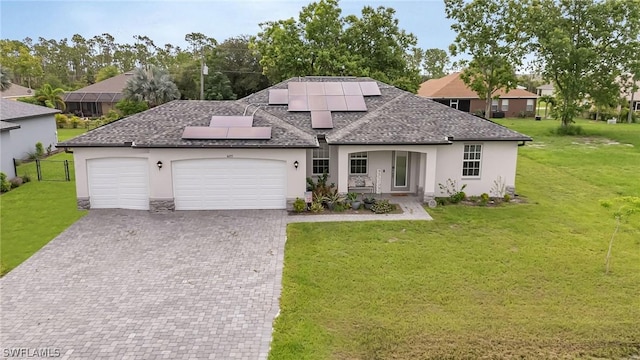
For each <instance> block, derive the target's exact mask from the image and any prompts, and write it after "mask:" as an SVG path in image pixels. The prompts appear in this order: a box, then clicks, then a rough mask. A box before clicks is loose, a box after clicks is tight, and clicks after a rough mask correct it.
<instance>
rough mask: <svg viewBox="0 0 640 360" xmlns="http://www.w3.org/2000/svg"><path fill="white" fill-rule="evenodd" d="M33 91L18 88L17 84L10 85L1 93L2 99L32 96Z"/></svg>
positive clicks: (22, 87)
mask: <svg viewBox="0 0 640 360" xmlns="http://www.w3.org/2000/svg"><path fill="white" fill-rule="evenodd" d="M33 95H34V91H33V90H31V89H29V88H28V87H24V86H20V85H18V84H11V87H9V88H8V89H7V90H3V91H2V97H3V98H10V97H23V96H33Z"/></svg>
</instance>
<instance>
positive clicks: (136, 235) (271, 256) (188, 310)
mask: <svg viewBox="0 0 640 360" xmlns="http://www.w3.org/2000/svg"><path fill="white" fill-rule="evenodd" d="M286 216H287V215H286V212H285V211H282V210H273V211H264V210H260V211H252V210H251V211H189V212H174V213H166V214H153V213H149V212H144V211H127V210H92V211H91V212H90V213H89V214H88V215H87V216H85V217H84V218H82V219H81V220H79V221H78V222H76V223H75V224H74V225H72V226H71V227H70V228H69V229H67V230H66V231H65V232H64V233H62V234H61V235H60V236H59V237H57V238H56V239H54V240H52V241H51V242H50V243H49V244H47V245H46V246H45V247H44V248H43V249H41V250H40V251H38V252H37V253H36V254H34V255H33V256H32V257H31V258H30V259H28V260H27V261H25V262H24V263H23V264H22V265H20V266H19V267H17V268H16V269H14V270H13V271H11V272H10V273H9V274H7V275H6V276H5V277H4V278H2V279H0V297H1V301H0V305H1V308H0V311H1V313H0V316H1V318H0V322H1V324H0V348H2V349H1V350H0V358H3V357H4V356H5V349H19V348H27V349H30V350H33V349H43V348H49V349H57V350H58V351H59V352H60V355H61V357H60V358H62V359H252V360H253V359H265V358H266V357H267V354H268V351H269V343H270V341H271V332H272V324H273V320H274V317H275V316H276V314H277V312H278V306H279V304H278V299H279V296H280V290H281V279H282V263H283V251H284V243H285V239H286Z"/></svg>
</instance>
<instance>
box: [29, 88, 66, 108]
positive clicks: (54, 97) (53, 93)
mask: <svg viewBox="0 0 640 360" xmlns="http://www.w3.org/2000/svg"><path fill="white" fill-rule="evenodd" d="M35 95H36V99H38V101H40V102H42V103H44V104H45V105H46V106H48V107H50V108H57V109H60V110H64V109H66V108H67V105H66V104H65V103H64V99H63V97H62V96H63V95H64V90H63V89H61V88H53V87H52V86H51V85H49V84H44V85H42V87H41V88H40V89H38V91H36V94H35Z"/></svg>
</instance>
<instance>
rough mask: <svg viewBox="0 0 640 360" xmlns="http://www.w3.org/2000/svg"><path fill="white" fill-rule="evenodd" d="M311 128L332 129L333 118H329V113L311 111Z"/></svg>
mask: <svg viewBox="0 0 640 360" xmlns="http://www.w3.org/2000/svg"><path fill="white" fill-rule="evenodd" d="M311 128H313V129H333V118H332V117H331V111H312V112H311Z"/></svg>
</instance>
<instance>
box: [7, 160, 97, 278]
mask: <svg viewBox="0 0 640 360" xmlns="http://www.w3.org/2000/svg"><path fill="white" fill-rule="evenodd" d="M71 159H73V156H72V155H71V154H65V153H60V154H56V155H53V156H51V157H49V158H48V159H47V160H55V161H63V160H71ZM45 164H46V165H45ZM43 169H44V170H45V171H47V172H46V174H47V176H48V177H52V178H59V179H63V178H64V174H63V173H64V169H63V167H62V163H61V162H58V163H50V162H47V163H43ZM70 170H71V172H72V174H73V167H72V166H71V168H70ZM18 174H19V175H24V174H29V176H30V177H31V182H29V183H26V184H23V185H22V186H20V187H19V188H17V189H13V190H11V191H10V192H8V193H6V194H2V198H1V199H0V223H1V224H2V226H1V227H0V265H1V266H0V275H4V274H6V273H7V272H9V271H10V270H11V269H13V268H14V267H16V266H18V265H20V263H22V262H23V261H25V260H26V259H27V258H29V257H30V256H31V255H33V254H34V253H35V252H36V251H38V250H39V249H40V248H41V247H43V246H44V245H46V244H47V243H48V242H49V241H51V239H53V238H55V237H56V236H58V234H60V233H61V232H62V231H64V230H65V229H66V228H67V227H69V226H70V225H71V224H73V223H74V222H76V220H78V219H79V218H81V217H82V216H84V214H85V213H86V212H85V211H78V210H77V209H76V189H75V182H73V181H71V182H67V181H41V182H38V181H37V177H36V169H35V163H34V162H30V163H26V164H23V165H21V166H19V167H18Z"/></svg>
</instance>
